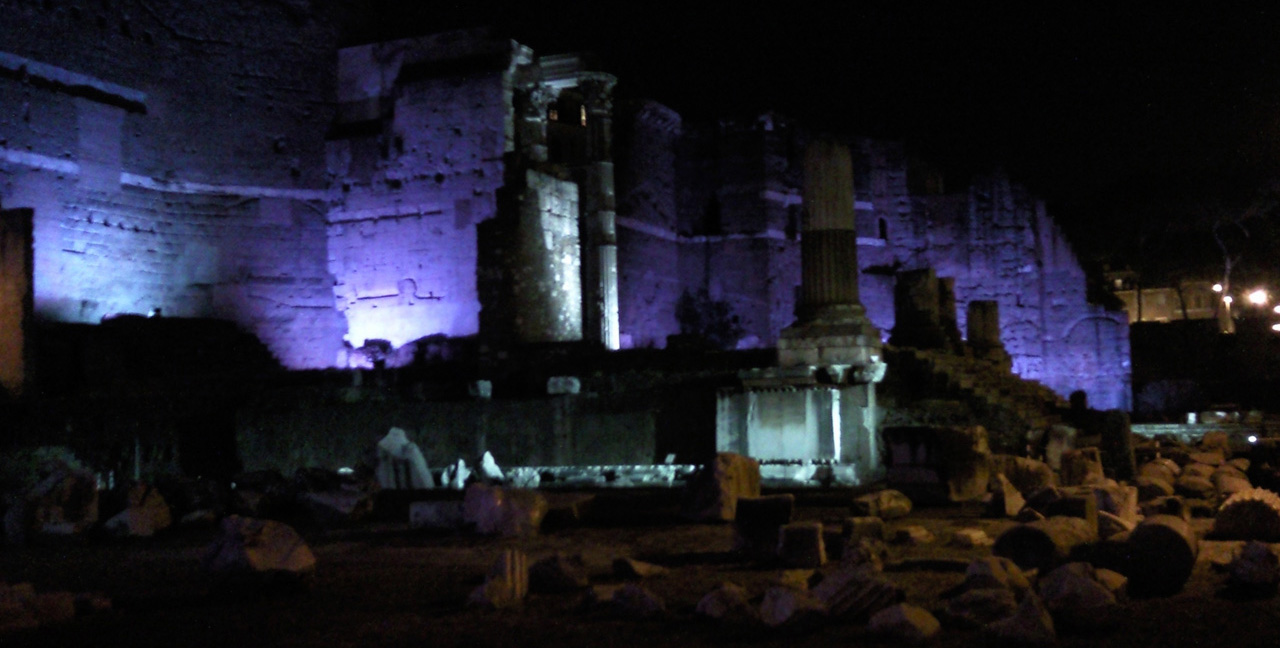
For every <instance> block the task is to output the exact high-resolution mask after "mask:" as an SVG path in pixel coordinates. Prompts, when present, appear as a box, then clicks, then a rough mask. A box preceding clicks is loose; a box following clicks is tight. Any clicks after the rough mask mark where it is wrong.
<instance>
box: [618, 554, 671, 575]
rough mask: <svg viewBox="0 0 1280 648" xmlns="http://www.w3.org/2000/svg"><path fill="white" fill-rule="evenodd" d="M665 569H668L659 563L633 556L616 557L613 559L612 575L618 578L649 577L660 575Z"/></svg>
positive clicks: (665, 571)
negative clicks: (648, 561) (637, 558)
mask: <svg viewBox="0 0 1280 648" xmlns="http://www.w3.org/2000/svg"><path fill="white" fill-rule="evenodd" d="M667 571H668V569H667V568H666V567H663V566H661V565H655V564H653V563H647V562H644V561H643V560H636V559H634V558H618V559H616V560H614V561H613V575H614V576H617V577H618V578H637V579H638V578H651V577H653V576H661V575H663V574H665V573H667Z"/></svg>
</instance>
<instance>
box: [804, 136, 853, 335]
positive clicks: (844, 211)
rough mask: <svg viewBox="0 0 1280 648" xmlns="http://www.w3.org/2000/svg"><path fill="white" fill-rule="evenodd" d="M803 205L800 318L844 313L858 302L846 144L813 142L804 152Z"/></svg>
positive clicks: (849, 170)
mask: <svg viewBox="0 0 1280 648" xmlns="http://www.w3.org/2000/svg"><path fill="white" fill-rule="evenodd" d="M804 173H805V185H804V206H805V209H806V210H807V217H806V220H805V223H804V236H803V238H802V239H801V241H800V249H801V275H802V277H803V278H802V280H801V283H800V303H799V304H798V305H797V307H796V315H797V316H798V317H799V319H800V321H801V322H805V321H814V320H819V319H829V318H832V317H841V316H846V315H847V314H848V313H849V311H850V308H851V307H853V306H857V309H858V310H859V311H861V309H862V307H861V306H860V305H859V302H858V236H857V232H856V231H855V230H854V212H853V161H852V159H851V158H850V156H849V149H848V148H846V147H845V146H843V145H840V144H836V143H834V142H823V141H819V142H814V143H812V144H810V145H809V148H808V150H807V151H806V152H805V165H804Z"/></svg>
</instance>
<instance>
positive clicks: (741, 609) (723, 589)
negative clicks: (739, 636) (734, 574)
mask: <svg viewBox="0 0 1280 648" xmlns="http://www.w3.org/2000/svg"><path fill="white" fill-rule="evenodd" d="M694 613H696V614H697V615H699V616H703V617H706V618H708V619H716V620H723V621H737V622H748V621H750V620H753V619H757V618H759V617H758V614H759V613H758V611H757V610H756V608H755V606H753V605H751V599H750V597H749V596H748V595H747V590H746V589H745V588H743V587H742V586H741V585H736V584H734V583H721V584H720V585H719V586H718V587H716V588H715V589H713V590H711V591H710V592H707V594H706V595H705V596H703V597H702V598H701V599H699V600H698V605H697V607H695V608H694Z"/></svg>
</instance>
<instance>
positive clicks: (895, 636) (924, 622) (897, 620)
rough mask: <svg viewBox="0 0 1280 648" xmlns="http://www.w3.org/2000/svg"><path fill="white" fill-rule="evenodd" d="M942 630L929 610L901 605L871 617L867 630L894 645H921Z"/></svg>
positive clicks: (907, 604)
mask: <svg viewBox="0 0 1280 648" xmlns="http://www.w3.org/2000/svg"><path fill="white" fill-rule="evenodd" d="M941 629H942V624H940V623H938V619H937V618H936V617H934V616H933V615H932V614H930V613H929V611H928V610H926V609H924V608H922V607H919V606H916V605H911V604H909V603H899V604H897V605H891V606H889V607H887V608H885V609H883V610H880V611H879V612H876V613H875V614H873V615H871V620H870V621H869V622H868V623H867V630H869V631H870V632H871V633H872V634H875V635H878V636H879V637H881V638H882V639H885V640H887V641H890V642H892V643H905V644H919V643H924V642H926V641H928V640H930V639H932V638H934V637H935V636H937V634H938V632H939V631H940V630H941Z"/></svg>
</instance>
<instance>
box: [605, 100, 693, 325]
mask: <svg viewBox="0 0 1280 648" xmlns="http://www.w3.org/2000/svg"><path fill="white" fill-rule="evenodd" d="M618 113H619V114H618V116H617V118H616V119H615V120H614V124H615V126H616V128H615V148H614V150H615V151H616V152H617V153H616V156H615V158H616V161H615V162H616V163H615V178H616V179H615V182H616V184H617V206H618V221H617V226H618V294H619V300H618V319H619V324H620V326H621V331H622V339H623V345H622V346H624V347H641V348H643V347H662V346H664V345H665V344H666V340H667V336H668V335H672V334H674V333H678V332H679V329H678V327H677V324H676V314H675V304H676V301H677V300H678V299H679V297H680V293H681V291H682V290H683V289H684V284H683V282H682V281H681V274H680V272H679V256H680V242H679V237H678V235H677V219H678V218H679V213H678V210H677V205H676V182H677V180H676V177H677V176H676V154H677V150H678V148H679V142H680V137H681V134H682V132H683V126H682V123H681V119H680V115H679V114H678V113H676V112H675V111H673V110H671V109H670V108H667V107H666V106H663V105H661V104H658V103H656V102H653V101H644V102H635V103H632V104H623V105H620V106H619V107H618Z"/></svg>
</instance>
